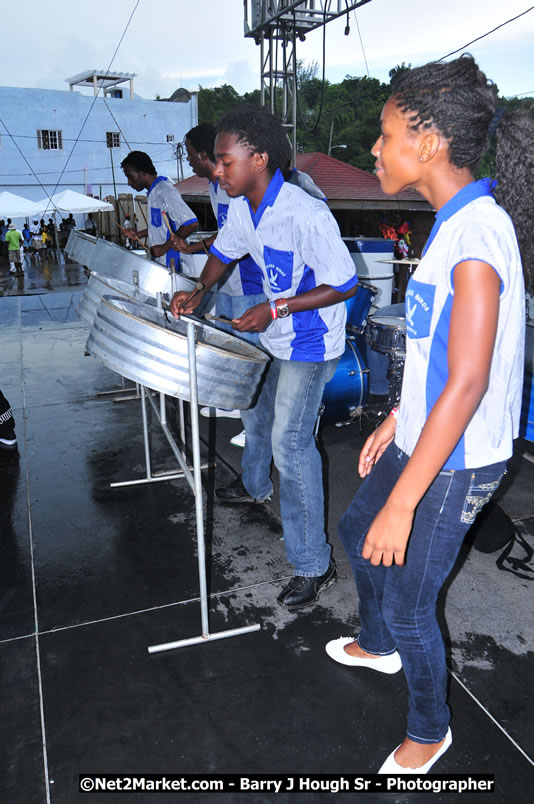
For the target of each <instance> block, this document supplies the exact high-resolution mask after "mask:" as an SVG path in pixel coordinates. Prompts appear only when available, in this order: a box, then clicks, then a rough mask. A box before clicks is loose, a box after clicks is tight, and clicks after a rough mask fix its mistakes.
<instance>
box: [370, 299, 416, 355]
mask: <svg viewBox="0 0 534 804" xmlns="http://www.w3.org/2000/svg"><path fill="white" fill-rule="evenodd" d="M378 313H379V314H378V315H373V316H371V317H370V318H369V319H368V322H367V327H366V329H365V339H366V341H367V343H368V345H369V346H370V347H371V349H374V350H375V351H377V352H382V353H383V354H387V355H390V354H403V355H404V354H406V318H405V315H404V304H391V305H389V306H388V307H384V308H381V309H379V310H378Z"/></svg>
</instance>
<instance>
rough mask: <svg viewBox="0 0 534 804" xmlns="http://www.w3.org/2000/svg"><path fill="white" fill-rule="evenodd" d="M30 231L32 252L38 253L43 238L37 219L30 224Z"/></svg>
mask: <svg viewBox="0 0 534 804" xmlns="http://www.w3.org/2000/svg"><path fill="white" fill-rule="evenodd" d="M30 232H31V236H32V247H33V250H34V253H36V254H39V252H40V251H41V249H42V247H43V239H42V237H41V227H40V226H39V221H33V223H32V225H31V226H30Z"/></svg>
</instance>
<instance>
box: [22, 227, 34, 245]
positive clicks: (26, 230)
mask: <svg viewBox="0 0 534 804" xmlns="http://www.w3.org/2000/svg"><path fill="white" fill-rule="evenodd" d="M22 237H23V238H24V248H25V249H28V251H30V250H31V242H32V233H31V232H30V227H29V226H28V224H27V223H25V224H24V227H23V229H22Z"/></svg>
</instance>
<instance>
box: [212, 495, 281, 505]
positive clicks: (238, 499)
mask: <svg viewBox="0 0 534 804" xmlns="http://www.w3.org/2000/svg"><path fill="white" fill-rule="evenodd" d="M215 496H216V497H217V499H218V500H219V501H220V502H222V503H230V504H231V505H235V504H236V503H245V504H249V503H253V504H255V505H262V504H263V503H268V502H271V498H270V497H267V499H265V500H255V499H254V497H235V498H234V499H232V498H228V497H221V496H220V495H219V494H217V492H215Z"/></svg>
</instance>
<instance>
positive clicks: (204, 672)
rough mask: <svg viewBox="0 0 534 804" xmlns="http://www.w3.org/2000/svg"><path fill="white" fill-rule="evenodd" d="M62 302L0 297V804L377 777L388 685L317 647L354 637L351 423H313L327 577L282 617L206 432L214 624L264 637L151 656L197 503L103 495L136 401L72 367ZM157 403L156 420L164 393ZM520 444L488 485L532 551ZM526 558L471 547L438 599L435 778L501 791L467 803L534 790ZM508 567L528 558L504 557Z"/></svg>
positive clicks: (265, 517) (73, 330)
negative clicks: (219, 782)
mask: <svg viewBox="0 0 534 804" xmlns="http://www.w3.org/2000/svg"><path fill="white" fill-rule="evenodd" d="M51 289H55V290H58V288H57V287H56V288H51ZM76 298H77V293H72V292H52V293H48V294H46V295H42V294H39V295H29V296H24V295H22V296H4V297H3V298H0V335H1V346H2V348H1V350H0V377H1V379H0V388H1V389H2V391H3V392H4V394H5V395H6V396H7V398H8V399H9V400H10V402H11V405H12V407H13V409H14V413H15V417H16V421H17V436H18V439H19V445H20V460H19V462H18V463H16V462H15V463H12V462H9V461H6V460H5V459H4V460H3V461H2V462H1V463H0V483H1V488H2V506H1V511H0V524H1V535H2V555H1V558H2V564H1V567H2V569H1V587H0V667H1V687H0V695H1V700H2V718H1V721H0V739H1V740H2V744H3V751H2V753H3V757H2V759H3V762H2V765H1V770H0V791H1V792H0V801H1V802H5V803H6V804H43V802H52V803H53V804H74V802H77V801H79V800H82V801H83V800H87V801H89V802H93V801H94V802H101V801H107V800H108V799H107V796H105V794H104V793H94V794H85V795H84V796H82V795H81V794H80V793H79V792H78V776H79V774H80V773H113V774H119V773H120V774H127V773H167V774H182V773H197V774H205V773H212V774H226V773H240V774H254V773H258V774H262V773H275V774H292V773H310V774H320V773H328V774H338V775H342V774H354V773H358V774H360V773H369V772H374V771H376V770H377V768H378V767H379V765H380V764H381V762H382V761H383V759H384V758H385V756H386V755H387V754H388V753H389V751H391V750H392V749H393V748H394V747H395V745H396V744H397V743H398V742H400V740H401V739H402V737H403V733H404V727H405V714H406V694H405V684H404V679H403V676H402V674H398V675H395V676H391V677H390V676H382V675H380V674H375V673H373V672H372V671H368V670H359V671H354V670H351V669H350V668H344V667H341V666H339V665H336V664H334V663H333V662H332V661H331V660H330V659H329V658H328V657H327V656H326V654H325V652H324V644H325V642H327V641H328V640H329V639H331V638H333V637H337V636H340V635H350V634H353V633H356V632H357V629H358V616H357V600H356V596H355V592H354V587H353V582H352V579H351V576H350V571H349V568H348V565H347V562H346V560H345V558H344V555H343V552H342V548H341V546H340V545H339V543H338V539H337V535H336V523H337V521H338V520H339V517H340V515H341V514H342V512H343V511H344V509H345V508H346V506H347V505H348V503H349V501H350V499H351V496H352V494H353V493H354V491H355V489H356V488H357V486H358V478H357V474H356V462H357V454H358V449H359V447H360V446H361V444H362V441H363V434H362V433H361V432H360V430H359V428H358V427H357V426H356V425H351V426H349V427H344V428H336V427H334V426H329V427H324V428H323V429H322V432H321V434H320V444H321V450H322V453H323V456H324V460H325V471H326V475H327V491H328V495H327V497H328V521H329V536H330V540H331V542H332V544H333V546H334V551H335V556H336V559H337V561H338V566H339V569H340V578H339V581H338V582H337V584H335V585H334V586H332V587H331V588H330V589H328V590H327V591H325V593H324V594H323V595H322V596H321V598H320V602H319V603H318V604H317V605H316V606H315V607H313V608H311V609H309V610H304V611H303V612H301V613H299V614H290V613H288V612H286V611H285V610H283V609H282V608H280V607H279V606H278V605H277V604H276V595H277V594H278V591H279V590H280V588H281V586H282V584H283V579H284V578H285V577H287V576H288V574H289V570H288V566H287V564H286V561H285V556H284V549H283V542H282V541H281V527H280V520H279V516H278V511H277V503H276V498H275V499H274V500H273V503H272V504H271V505H265V506H254V507H247V506H245V505H241V506H235V507H225V506H223V505H220V504H218V503H217V502H215V501H214V496H213V487H214V484H220V483H225V482H227V481H229V480H230V479H231V478H232V477H234V476H235V473H236V472H237V471H238V469H239V461H240V450H239V449H238V448H236V447H233V446H231V445H230V444H229V439H230V437H231V436H232V435H234V434H235V433H237V432H238V431H239V430H240V424H241V423H240V421H238V420H230V419H217V420H202V428H201V429H202V439H203V452H204V457H205V458H206V459H207V460H208V462H209V463H210V464H214V463H215V464H216V465H215V466H213V465H211V466H210V468H209V469H208V470H206V472H205V475H204V479H205V506H206V540H207V553H208V555H207V567H208V586H209V594H210V630H211V632H212V633H216V632H218V631H221V630H226V629H228V628H240V627H241V626H245V625H252V624H259V625H261V629H260V630H258V631H256V632H253V633H249V634H246V635H241V636H237V637H232V638H228V639H221V640H218V641H213V642H210V643H209V644H203V645H197V646H192V647H186V648H180V649H178V650H174V651H170V652H167V653H161V654H156V655H149V654H148V652H147V647H148V646H149V645H153V644H157V643H161V642H167V641H170V640H175V639H184V638H188V637H195V636H198V635H199V634H200V631H201V628H200V606H199V600H198V588H199V587H198V575H197V558H196V549H195V544H196V542H195V515H194V503H193V498H192V494H191V492H190V490H189V487H188V486H187V484H186V482H185V481H183V480H173V481H166V482H158V483H153V484H150V485H138V486H130V487H122V488H110V485H109V484H110V482H114V481H118V480H128V479H132V478H141V477H143V476H144V472H145V469H144V451H143V439H142V426H141V413H140V403H139V401H136V400H131V401H123V402H116V401H114V397H113V395H104V396H98V393H99V392H104V391H109V390H110V389H113V388H116V387H117V386H118V385H119V378H118V376H117V375H115V374H113V373H112V372H111V371H109V370H108V369H107V368H105V367H104V366H103V365H102V364H100V363H99V362H98V361H97V360H95V359H94V358H92V357H88V356H84V344H85V339H86V337H87V327H86V326H85V325H82V324H80V322H79V321H78V319H77V318H76V315H75V313H74V307H75V304H76ZM168 408H169V416H170V418H173V416H174V412H175V404H174V401H170V402H169V403H168ZM151 433H152V454H153V459H154V460H153V465H154V469H160V468H167V469H169V468H170V469H172V468H174V467H175V466H176V464H175V463H174V461H173V459H172V455H171V452H170V450H169V448H168V446H167V444H166V443H165V441H164V438H163V436H162V435H161V433H160V431H159V430H158V428H157V427H156V426H154V427H153V428H151ZM531 447H532V445H531V444H530V442H524V441H521V440H520V441H519V442H517V445H516V453H515V456H514V458H513V460H512V462H511V467H510V471H509V473H508V475H507V478H506V482H505V485H504V487H503V488H502V489H501V490H500V492H499V503H500V506H501V508H502V509H503V510H504V511H506V512H507V513H508V514H509V515H510V516H511V517H512V518H513V520H514V522H515V524H516V527H517V529H518V531H519V534H520V536H521V538H522V539H523V545H526V548H527V550H528V547H529V546H530V547H532V546H533V545H534V485H533V481H534V464H533V456H532V452H533V450H532V449H531ZM495 527H496V528H497V529H498V528H499V527H500V524H499V523H497V524H496V525H495ZM524 549H525V548H524V547H522V546H521V544H520V543H519V542H518V544H517V545H515V546H514V549H513V551H512V554H511V556H510V557H509V559H508V560H507V561H504V563H503V568H504V569H514V568H515V571H516V572H515V573H514V572H510V571H501V570H500V569H498V567H497V560H498V559H499V557H500V556H501V555H502V552H503V550H502V549H499V550H498V551H497V552H495V553H491V554H486V553H482V552H479V551H478V550H475V549H470V548H468V547H466V549H465V550H464V552H463V553H462V556H461V558H460V560H459V567H460V566H461V571H459V572H457V573H455V575H454V578H453V579H452V580H451V581H450V583H449V584H448V588H447V592H446V595H444V596H443V601H442V603H441V606H440V610H441V616H442V619H443V627H444V629H445V633H446V634H447V642H448V652H449V656H450V700H451V706H452V710H453V722H452V729H453V735H454V743H453V746H452V748H451V749H450V750H449V751H448V752H447V754H446V755H445V756H444V757H443V759H442V760H441V761H440V762H439V764H438V765H436V766H435V769H434V770H435V772H436V773H493V774H495V777H496V792H495V793H494V794H481V795H479V797H478V800H479V801H491V802H527V801H531V799H532V789H533V785H534V760H533V758H534V735H533V730H532V727H531V723H532V716H533V706H532V677H533V670H534V653H533V647H532V645H533V643H532V636H533V631H534V625H533V618H532V602H531V600H532V597H531V594H530V593H531V590H532V586H531V584H530V582H529V581H530V580H531V579H532V575H533V569H534V567H533V564H532V561H529V556H528V555H526V554H525V552H524ZM522 550H523V552H522ZM514 556H515V557H516V558H518V559H521V558H524V559H525V561H524V563H523V564H521V563H520V562H519V561H518V562H516V563H515V564H512V563H511V562H510V558H513V557H514ZM501 563H502V562H501ZM516 573H519V574H516ZM521 575H522V576H523V577H520V576H521ZM356 795H358V794H354V793H343V794H341V793H339V794H333V793H332V794H329V793H325V792H322V793H316V794H314V793H311V792H304V793H300V794H296V795H293V794H283V793H281V794H279V795H275V794H274V793H266V794H262V793H258V794H256V793H250V794H245V793H237V792H236V793H228V794H219V793H209V794H208V793H198V794H193V793H186V794H174V795H172V794H170V795H166V796H165V797H164V796H163V795H158V794H156V795H153V794H148V793H144V794H143V793H142V794H137V793H136V794H121V793H115V794H114V796H113V797H112V798H111V799H110V800H111V801H118V802H122V801H124V802H132V804H133V802H149V801H159V800H161V801H169V800H171V801H174V800H176V801H178V800H181V801H194V802H197V801H198V802H203V801H206V802H211V801H216V800H221V801H225V802H232V803H233V802H241V801H243V802H249V803H250V802H254V801H262V802H264V801H274V800H276V801H292V800H297V801H311V802H320V801H343V802H344V801H347V802H348V801H352V800H355V798H356ZM426 798H430V796H428V795H426V794H415V793H406V794H393V793H389V794H387V793H384V794H372V795H371V794H369V795H366V796H364V799H363V800H364V801H391V802H408V801H415V800H418V801H419V800H421V799H426ZM432 799H433V800H438V801H451V802H452V801H454V802H457V801H461V800H463V795H460V794H454V793H451V794H447V795H442V794H439V795H433V796H432Z"/></svg>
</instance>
